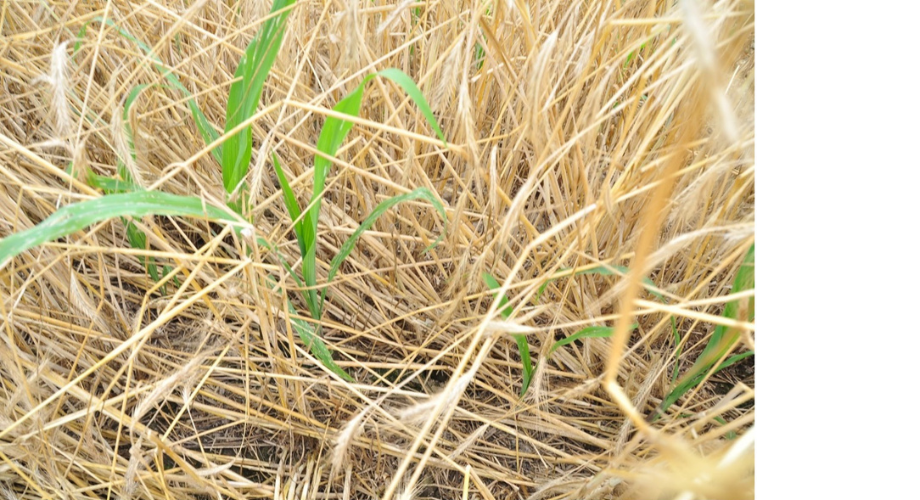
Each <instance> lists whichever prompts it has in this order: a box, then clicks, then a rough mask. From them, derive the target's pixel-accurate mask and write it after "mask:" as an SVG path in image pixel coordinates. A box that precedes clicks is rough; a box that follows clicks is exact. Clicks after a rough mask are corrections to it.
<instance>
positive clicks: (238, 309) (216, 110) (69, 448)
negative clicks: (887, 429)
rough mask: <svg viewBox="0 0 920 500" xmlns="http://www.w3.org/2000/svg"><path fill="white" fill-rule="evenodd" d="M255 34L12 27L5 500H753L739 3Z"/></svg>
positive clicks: (746, 60) (521, 1)
mask: <svg viewBox="0 0 920 500" xmlns="http://www.w3.org/2000/svg"><path fill="white" fill-rule="evenodd" d="M250 4H251V2H242V3H240V2H207V1H205V2H195V3H193V4H191V5H189V2H186V1H180V0H162V1H158V2H148V3H143V2H127V1H123V0H116V1H102V0H98V1H97V0H93V1H76V0H72V1H69V2H5V3H3V7H2V8H0V26H2V30H0V47H2V57H0V65H2V71H0V180H2V182H0V238H2V239H0V256H2V258H0V261H3V262H2V264H0V282H2V286H0V318H2V319H0V332H2V337H3V340H2V342H0V496H3V497H10V498H26V499H39V498H58V497H61V498H91V499H103V498H150V499H153V498H175V499H183V500H184V499H189V500H191V499H199V498H234V499H243V498H247V499H248V498H275V499H316V498H340V497H342V498H349V499H351V498H368V499H383V500H392V499H395V498H407V497H411V498H418V499H422V498H440V499H448V498H464V499H466V498H477V499H484V500H490V499H496V498H523V499H530V500H539V499H572V500H575V499H587V498H612V497H615V498H627V499H628V498H636V499H642V498H679V499H682V500H683V499H687V500H689V499H709V498H711V499H743V498H753V484H754V464H753V449H754V444H755V442H754V437H755V433H754V422H755V418H754V417H755V410H754V399H755V398H754V396H755V391H754V362H753V361H754V358H753V356H752V354H753V349H754V335H753V330H754V324H755V323H754V300H753V298H754V284H753V266H754V251H753V243H754V230H753V228H754V218H755V215H754V214H755V205H754V202H755V189H754V160H753V158H754V155H753V145H754V138H755V136H754V125H753V91H754V79H753V75H754V49H753V47H754V45H753V43H754V5H753V2H750V1H747V0H718V1H713V0H695V1H693V2H691V1H689V0H682V1H680V2H672V1H663V0H662V1H657V0H652V1H647V0H636V1H618V0H614V1H609V2H608V1H597V2H538V1H525V0H512V1H505V0H498V1H494V2H493V1H488V2H481V1H475V2H470V1H455V0H448V1H439V2H434V1H419V2H408V1H403V0H385V1H380V0H378V1H376V2H362V1H356V0H341V1H334V2H320V1H318V0H297V1H294V0H290V1H287V0H276V1H274V2H269V1H265V0H261V1H260V2H257V3H252V5H250ZM285 9H286V10H285ZM282 11H283V12H285V13H286V14H285V15H286V16H287V18H286V19H287V21H286V23H287V24H286V25H283V26H280V31H271V30H266V31H265V33H268V34H271V33H280V35H279V36H280V37H281V38H278V39H275V38H272V37H268V38H266V39H265V43H266V45H265V46H264V47H265V48H266V49H271V50H275V49H277V54H276V56H277V57H274V56H273V57H271V58H270V59H271V62H270V63H269V62H267V61H263V62H266V63H267V64H268V66H265V67H263V66H259V65H258V64H255V65H253V66H251V67H250V69H251V70H252V73H251V74H253V75H255V74H262V73H260V71H262V70H267V71H265V72H264V77H265V78H264V82H263V81H262V80H260V79H259V78H255V79H252V80H246V74H247V73H246V72H245V71H243V70H241V71H240V73H239V74H238V72H237V68H238V65H239V64H240V61H241V59H242V58H243V56H244V54H245V53H246V50H247V48H248V47H249V46H250V42H251V41H252V40H254V39H258V36H259V35H258V34H259V33H261V31H260V30H261V29H262V28H263V26H268V25H270V23H271V22H272V20H273V19H276V20H277V19H280V17H278V16H280V14H279V12H282ZM282 24H283V23H282ZM272 26H275V28H279V26H277V25H272ZM275 41H279V42H280V44H279V45H278V46H277V47H274V46H273V45H272V44H273V43H275ZM271 50H268V52H271ZM252 53H258V52H252ZM253 62H256V63H258V61H252V60H250V61H249V63H253ZM402 73H404V74H405V75H408V77H407V80H400V78H401V77H399V76H398V75H399V74H402ZM371 74H382V76H387V77H388V78H390V77H392V78H391V79H390V80H387V79H386V78H374V79H372V80H369V81H368V80H365V78H366V77H367V76H368V75H371ZM235 76H237V77H239V78H236V79H235ZM362 82H365V83H364V84H362ZM394 82H395V83H394ZM410 82H411V83H412V85H411V86H410V85H409V83H410ZM416 84H417V85H418V88H419V89H422V91H421V92H420V93H419V94H423V95H422V99H423V100H419V99H418V98H417V97H418V96H416V95H412V92H410V91H411V90H412V86H414V85H416ZM361 85H363V87H360V88H362V89H363V92H364V94H363V98H359V99H358V100H357V103H358V106H357V110H356V111H355V112H354V113H350V112H349V111H348V110H344V111H343V109H344V108H342V107H337V104H338V103H340V102H341V101H343V99H345V98H346V97H347V96H350V95H352V96H353V95H355V94H354V92H355V91H356V89H358V88H359V86H361ZM235 88H236V89H241V90H247V89H248V90H247V92H249V93H246V94H245V95H246V96H248V97H247V98H248V99H249V101H246V102H247V103H248V104H246V107H245V108H246V109H244V110H243V114H242V115H234V110H233V109H228V108H227V103H228V101H232V100H231V99H229V98H230V96H231V94H234V91H232V89H235ZM407 92H409V94H408V95H412V97H411V98H409V97H407ZM241 95H242V94H241ZM253 99H254V100H253ZM346 100H347V99H346ZM420 102H432V103H435V104H436V106H435V107H434V108H435V112H434V115H433V116H431V117H428V116H427V108H426V106H423V105H421V104H420ZM352 104H353V102H352ZM231 108H232V106H231ZM333 108H335V110H333ZM228 116H230V117H231V118H232V120H231V121H230V124H231V126H230V127H226V126H227V124H228V121H227V119H228ZM328 124H335V125H336V126H337V127H341V128H340V129H338V130H339V131H341V132H342V133H341V134H334V135H335V138H336V139H337V140H340V142H339V143H338V144H336V145H335V146H336V147H333V148H331V149H329V148H328V147H327V146H328V144H326V145H324V144H323V141H321V140H320V131H321V130H322V129H323V127H324V126H326V125H328ZM351 124H353V127H352V128H351V129H350V130H349V129H348V127H349V126H350V125H351ZM435 125H436V127H435ZM438 130H441V131H443V135H444V139H445V140H442V139H441V138H440V137H439V136H438ZM249 134H251V136H249ZM327 134H328V132H327ZM141 143H142V144H141ZM227 145H232V146H233V147H234V148H237V149H234V151H239V153H240V154H239V155H236V153H233V152H225V150H224V148H225V147H226V146H227ZM251 148H257V149H256V151H257V154H252V150H251ZM139 149H142V151H140V154H138V153H139V151H138V150H139ZM225 156H227V157H228V158H230V159H234V158H236V159H237V160H239V161H236V160H234V162H233V164H234V167H233V168H234V170H233V171H232V172H230V170H224V169H223V167H224V166H225V165H224V163H226V162H225V160H224V157H225ZM315 165H319V166H320V167H321V169H322V171H318V170H317V169H315V168H314V166H315ZM225 172H229V173H228V174H227V176H226V177H225ZM279 172H280V175H281V176H283V177H284V183H286V184H287V187H285V186H283V185H282V184H283V183H282V182H281V180H280V179H279ZM318 177H322V181H323V182H320V183H317V184H316V185H314V184H315V179H317V178H318ZM116 181H117V182H116ZM288 188H289V189H288ZM144 190H155V192H147V191H144ZM228 191H229V192H230V193H232V194H233V196H229V197H228V194H229V193H228ZM106 193H108V194H106ZM134 193H141V194H134ZM238 194H243V195H245V196H237V195H238ZM314 194H315V196H314ZM118 197H121V198H118ZM138 199H140V200H143V201H144V203H145V204H138V203H135V202H133V201H131V200H134V201H137V200H138ZM113 200H114V201H113ZM116 202H119V203H120V204H118V203H116ZM163 204H166V205H167V206H169V207H170V210H168V211H164V210H163V206H164V205H163ZM295 205H296V206H295ZM79 207H89V208H91V209H92V210H89V211H86V210H83V211H81V210H80V209H79ZM377 207H385V210H384V209H379V210H378V211H376V212H375V209H376V208H377ZM439 207H443V209H444V212H443V215H442V213H441V212H440V211H439ZM293 208H296V209H297V210H293ZM100 211H102V212H100ZM52 214H57V215H54V216H53V215H52ZM314 215H315V217H316V218H315V219H312V217H313V216H314ZM295 219H299V220H295ZM44 220H50V222H47V223H45V225H44V226H41V227H42V228H48V227H53V231H51V232H48V233H47V234H45V237H43V238H39V239H35V240H30V239H29V238H30V237H31V236H30V235H34V234H35V233H29V232H28V231H27V230H29V229H30V228H33V227H35V226H38V225H39V223H41V222H42V221H44ZM305 220H306V221H309V226H310V228H309V231H312V234H311V235H310V238H311V241H313V244H314V247H313V250H312V253H311V252H309V251H307V250H308V249H307V248H306V247H305V246H302V245H301V243H300V242H299V240H298V238H299V236H298V235H301V236H304V235H306V234H307V231H308V228H305V226H304V223H303V222H302V221H305ZM298 231H303V232H302V233H299V232H298ZM362 231H363V232H362ZM23 235H26V236H23ZM350 245H353V249H352V250H351V251H350V253H348V252H342V249H343V247H346V248H347V247H349V246H350ZM311 256H315V260H314V261H311V262H310V263H308V264H307V267H310V266H312V267H310V271H311V272H312V273H313V275H311V276H310V279H307V280H304V279H303V277H304V275H305V273H304V272H302V270H303V269H304V262H305V259H310V258H312V257H311ZM337 256H339V257H337ZM483 273H487V274H488V275H489V276H492V277H494V280H495V283H496V286H495V287H494V290H493V289H492V288H493V287H491V286H488V285H487V284H486V283H485V282H483V281H482V276H483ZM497 297H504V300H496V298H497ZM311 301H312V302H311ZM311 335H312V337H311ZM317 339H318V340H317ZM304 340H306V341H308V343H309V346H308V345H305V344H304V342H303V341H304ZM311 342H312V343H311ZM525 348H526V350H527V353H528V354H529V355H530V356H531V357H532V366H531V368H532V373H530V375H528V376H534V377H536V378H535V380H533V381H532V384H531V385H532V387H530V388H529V391H526V390H524V389H525V372H526V371H528V370H527V368H526V366H525V365H524V364H523V363H522V354H523V353H524V352H525V351H524V349H525ZM323 349H325V351H324V350H323ZM327 355H328V357H327ZM522 393H523V394H522Z"/></svg>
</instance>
